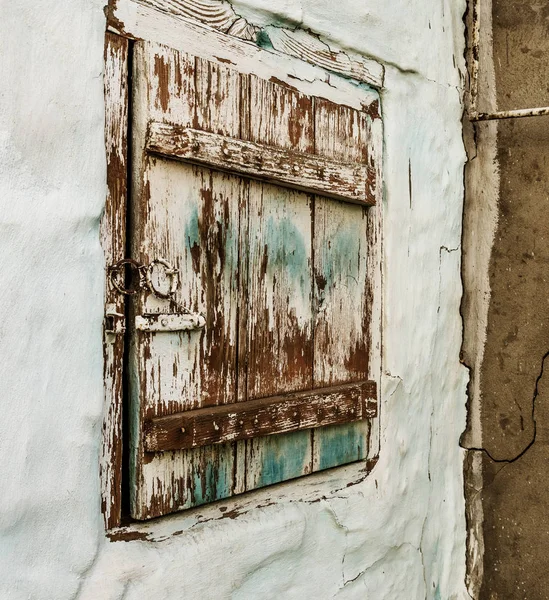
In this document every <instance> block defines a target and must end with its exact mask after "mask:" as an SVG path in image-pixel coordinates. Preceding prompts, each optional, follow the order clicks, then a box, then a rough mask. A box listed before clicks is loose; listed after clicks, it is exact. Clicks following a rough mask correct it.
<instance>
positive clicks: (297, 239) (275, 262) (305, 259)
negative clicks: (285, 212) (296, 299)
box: [264, 217, 311, 297]
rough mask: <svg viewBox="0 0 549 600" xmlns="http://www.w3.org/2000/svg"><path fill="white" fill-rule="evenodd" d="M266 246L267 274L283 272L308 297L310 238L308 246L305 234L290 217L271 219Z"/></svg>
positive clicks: (266, 232) (265, 241)
mask: <svg viewBox="0 0 549 600" xmlns="http://www.w3.org/2000/svg"><path fill="white" fill-rule="evenodd" d="M264 244H265V246H266V248H267V273H272V272H280V271H281V270H283V271H284V272H285V273H286V274H287V275H288V277H289V278H290V279H291V280H292V281H293V282H295V284H296V285H298V286H299V288H300V290H301V293H302V295H303V296H305V297H307V296H308V295H309V293H310V266H309V255H310V252H308V251H307V247H310V244H311V240H310V238H309V237H308V238H307V245H306V244H305V241H304V239H303V232H302V231H300V230H299V229H298V228H297V227H296V226H295V224H294V223H293V222H292V220H291V219H289V218H288V217H283V218H281V219H275V218H273V217H269V219H268V220H267V225H266V229H265V240H264Z"/></svg>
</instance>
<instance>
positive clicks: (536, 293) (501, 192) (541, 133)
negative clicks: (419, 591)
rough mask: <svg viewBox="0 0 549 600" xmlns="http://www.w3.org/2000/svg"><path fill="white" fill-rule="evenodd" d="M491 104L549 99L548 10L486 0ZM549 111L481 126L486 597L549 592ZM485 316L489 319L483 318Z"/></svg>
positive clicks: (478, 176) (481, 591)
mask: <svg viewBox="0 0 549 600" xmlns="http://www.w3.org/2000/svg"><path fill="white" fill-rule="evenodd" d="M482 8H483V10H484V12H483V13H482V14H481V21H480V22H481V42H482V43H483V53H482V55H481V71H482V82H481V86H480V90H481V94H480V98H479V101H480V107H479V108H480V110H482V111H486V110H496V109H499V110H511V109H517V108H533V107H539V106H546V105H547V104H548V101H547V99H548V87H547V80H548V77H549V61H548V59H549V43H548V38H547V31H548V28H547V23H548V10H547V7H546V6H545V5H544V4H539V3H537V2H535V1H525V2H517V1H512V2H509V1H504V0H493V1H492V2H484V3H483V4H482ZM548 124H549V117H547V116H544V117H536V118H527V119H508V120H505V121H501V122H499V123H496V122H492V123H478V124H477V125H475V126H474V128H471V129H469V131H468V133H469V134H470V135H468V136H467V137H468V140H469V143H468V148H469V149H470V152H469V153H470V157H471V160H470V163H469V165H468V167H467V177H466V205H465V215H466V218H465V221H464V246H465V247H464V270H463V272H464V286H465V293H464V303H463V314H464V319H465V339H464V357H465V360H466V362H467V364H469V365H470V366H471V368H472V374H471V380H472V381H473V382H474V385H471V386H470V395H471V406H472V408H473V410H472V411H471V423H470V425H471V426H470V428H469V430H468V433H467V435H466V436H464V440H463V441H464V445H468V446H469V447H470V448H471V452H470V457H469V459H470V460H469V469H468V479H469V480H470V481H469V486H468V489H469V493H468V505H469V506H468V509H469V510H468V512H469V514H470V519H469V522H470V525H471V531H472V536H471V550H472V552H471V555H473V554H474V555H475V560H474V561H472V564H471V573H472V574H473V575H474V577H473V579H476V582H475V581H473V579H472V584H473V585H474V587H476V588H477V590H478V597H479V598H481V599H482V600H484V599H487V600H488V599H489V600H499V599H506V598H516V599H517V600H518V599H523V598H524V599H528V600H538V599H539V600H542V599H543V600H544V599H546V598H548V597H549V595H548V591H547V590H548V583H549V576H548V573H549V560H548V557H547V551H546V549H547V545H548V543H549V519H548V516H547V510H546V503H547V495H548V493H549V478H548V477H547V461H548V459H549V453H548V444H547V441H548V431H549V412H548V409H547V407H548V399H549V390H548V385H547V368H548V364H547V357H548V339H549V318H548V316H547V315H548V309H549V295H548V289H549V286H548V282H547V263H548V261H549V252H548V249H547V248H548V245H547V241H548V239H549V226H548V223H547V210H548V199H549V179H548V177H547V167H548V165H547V148H548V147H549V134H548V129H547V125H548ZM479 315H480V318H479Z"/></svg>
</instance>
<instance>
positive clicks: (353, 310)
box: [313, 98, 374, 471]
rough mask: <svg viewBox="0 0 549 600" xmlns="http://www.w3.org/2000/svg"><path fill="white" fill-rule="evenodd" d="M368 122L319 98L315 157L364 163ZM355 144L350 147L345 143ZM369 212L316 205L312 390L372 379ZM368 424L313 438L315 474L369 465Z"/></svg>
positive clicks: (326, 203)
mask: <svg viewBox="0 0 549 600" xmlns="http://www.w3.org/2000/svg"><path fill="white" fill-rule="evenodd" d="M367 120H368V116H367V114H366V113H364V112H359V111H356V110H353V109H351V108H348V107H346V106H339V105H336V104H334V103H332V102H328V101H326V100H323V99H321V98H317V99H316V100H315V150H316V152H317V153H318V154H323V155H325V156H329V157H330V158H331V159H332V160H341V161H357V162H358V161H360V162H362V163H363V164H366V163H367V160H368V143H369V142H370V140H369V139H368V138H369V136H368V128H367ZM349 140H353V143H349ZM372 218H374V213H373V212H372V210H371V209H368V208H363V207H360V206H350V205H348V204H342V203H340V202H331V201H329V200H327V199H325V198H321V197H318V196H317V197H316V198H315V217H314V229H315V236H314V241H313V247H314V282H315V288H314V290H315V293H314V296H315V335H314V343H315V348H314V386H315V387H320V388H322V387H323V386H326V385H336V384H340V383H343V382H348V381H360V380H363V379H367V378H368V376H369V360H370V346H371V337H372V332H371V327H372V326H374V325H373V323H372V319H371V313H372V307H371V303H372V288H371V281H370V273H369V271H368V254H369V252H370V250H371V249H370V248H369V244H368V239H367V235H366V234H367V226H368V222H369V220H370V219H372ZM369 427H370V423H368V422H358V423H353V424H350V425H348V426H345V427H342V426H340V425H337V424H335V425H332V426H330V427H327V428H324V429H318V430H315V431H313V437H314V455H313V470H314V471H316V470H319V469H325V468H329V467H332V466H336V465H338V464H341V463H345V462H350V461H352V460H360V459H363V458H365V457H366V455H367V452H368V445H367V441H368V431H369Z"/></svg>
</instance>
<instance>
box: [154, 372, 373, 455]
mask: <svg viewBox="0 0 549 600" xmlns="http://www.w3.org/2000/svg"><path fill="white" fill-rule="evenodd" d="M376 415H377V386H376V382H375V381H361V382H357V383H348V384H343V385H338V386H334V387H326V388H321V389H318V390H310V391H306V392H291V393H288V394H282V395H280V396H270V397H267V398H259V399H256V400H248V401H245V402H236V403H234V404H225V405H222V406H212V407H210V408H199V409H197V410H190V411H186V412H182V413H178V414H174V415H169V416H166V417H157V418H154V419H152V420H150V421H148V422H147V423H145V449H146V450H147V451H148V452H162V451H167V450H180V449H185V448H197V447H200V446H208V445H211V444H222V443H225V442H234V441H236V440H244V439H250V438H253V437H258V436H264V435H275V434H280V433H287V432H289V431H300V430H303V429H312V428H315V427H324V426H326V425H334V424H337V423H351V422H353V421H361V420H362V419H371V418H373V417H375V416H376Z"/></svg>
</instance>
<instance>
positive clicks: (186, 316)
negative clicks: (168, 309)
mask: <svg viewBox="0 0 549 600" xmlns="http://www.w3.org/2000/svg"><path fill="white" fill-rule="evenodd" d="M205 326H206V319H205V318H204V317H203V316H202V315H200V314H198V313H183V314H150V315H139V316H137V317H135V328H136V329H137V330H138V331H149V332H152V333H154V332H158V333H161V332H170V331H194V330H197V329H203V328H204V327H205Z"/></svg>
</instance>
